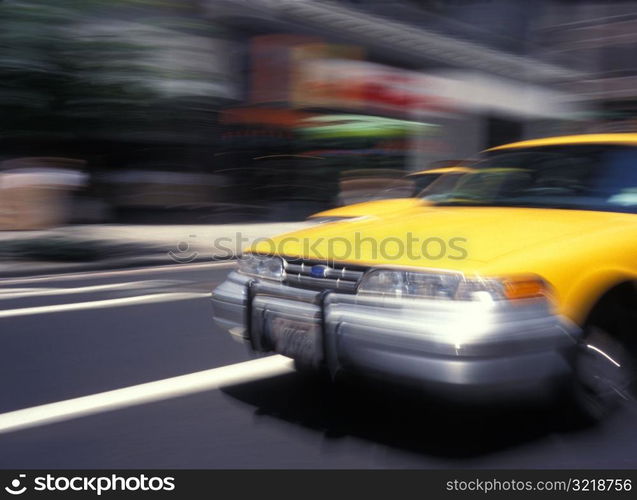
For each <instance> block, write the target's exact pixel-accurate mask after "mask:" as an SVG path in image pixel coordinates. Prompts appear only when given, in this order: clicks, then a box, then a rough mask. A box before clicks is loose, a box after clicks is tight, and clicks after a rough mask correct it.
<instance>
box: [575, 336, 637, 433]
mask: <svg viewBox="0 0 637 500" xmlns="http://www.w3.org/2000/svg"><path fill="white" fill-rule="evenodd" d="M573 369H574V377H573V380H572V384H571V386H570V387H569V391H568V400H567V404H568V406H569V409H570V410H571V411H572V412H573V413H574V416H575V417H576V418H577V420H579V421H580V422H581V423H584V424H591V423H596V422H599V421H600V420H603V419H604V418H606V417H607V416H608V415H609V414H610V413H612V412H613V411H614V410H615V409H617V408H618V407H619V406H620V405H621V404H622V403H623V402H624V401H626V400H633V399H634V395H635V387H634V386H635V359H634V356H633V354H632V353H631V352H630V351H629V350H628V349H627V347H626V346H625V343H624V342H622V340H621V339H620V338H619V336H617V335H613V334H611V333H610V332H609V331H608V330H607V329H605V328H603V327H601V326H598V325H589V326H587V327H586V329H585V332H584V335H583V337H582V340H581V342H580V343H579V345H578V349H577V353H576V355H575V359H574V361H573Z"/></svg>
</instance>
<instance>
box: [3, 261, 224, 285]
mask: <svg viewBox="0 0 637 500" xmlns="http://www.w3.org/2000/svg"><path fill="white" fill-rule="evenodd" d="M235 262H236V261H234V260H224V261H221V262H210V263H198V264H174V265H164V266H154V267H142V268H138V269H125V270H121V269H120V270H117V271H86V272H81V273H71V274H47V275H45V276H33V277H31V278H0V286H2V285H18V284H20V283H33V282H37V281H52V280H53V281H62V280H75V279H91V278H108V277H111V276H122V275H128V274H140V273H160V272H175V271H181V270H192V269H208V268H224V267H233V266H234V265H235Z"/></svg>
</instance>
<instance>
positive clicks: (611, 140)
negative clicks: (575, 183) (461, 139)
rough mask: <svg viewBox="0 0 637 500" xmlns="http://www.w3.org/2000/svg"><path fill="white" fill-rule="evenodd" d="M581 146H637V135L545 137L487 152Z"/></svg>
mask: <svg viewBox="0 0 637 500" xmlns="http://www.w3.org/2000/svg"><path fill="white" fill-rule="evenodd" d="M579 144H627V145H637V133H615V134H579V135H562V136H558V137H545V138H542V139H531V140H528V141H520V142H512V143H511V144H504V145H502V146H497V147H495V148H490V149H487V150H486V151H499V150H501V149H518V148H539V147H543V146H571V145H579Z"/></svg>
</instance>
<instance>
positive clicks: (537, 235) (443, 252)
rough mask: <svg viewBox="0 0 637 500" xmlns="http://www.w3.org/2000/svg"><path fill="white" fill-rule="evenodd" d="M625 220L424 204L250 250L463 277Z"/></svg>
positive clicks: (332, 225)
mask: <svg viewBox="0 0 637 500" xmlns="http://www.w3.org/2000/svg"><path fill="white" fill-rule="evenodd" d="M624 217H625V214H612V213H608V212H593V211H578V210H558V209H536V208H502V207H432V206H430V207H427V206H425V207H417V208H411V209H405V210H402V211H400V212H395V213H393V214H391V215H386V216H378V217H363V218H360V219H355V220H352V221H343V222H335V223H326V224H323V225H320V226H314V227H311V228H309V229H304V230H301V231H297V232H294V233H288V234H286V235H281V236H278V237H275V238H273V239H272V240H269V241H264V242H261V243H259V244H256V245H254V246H253V247H252V248H251V250H252V251H256V252H260V253H276V254H279V255H286V256H291V257H302V258H306V259H313V260H333V261H340V262H350V263H353V264H362V265H379V264H382V265H400V266H417V267H427V268H441V269H442V268H444V269H456V270H459V271H468V272H470V271H473V270H477V269H478V268H480V267H482V266H483V265H485V264H487V263H489V262H491V261H493V260H494V259H497V258H499V257H502V256H503V255H506V254H510V253H513V252H520V251H530V250H529V249H530V248H531V247H533V246H536V245H540V244H544V243H547V242H557V241H558V240H560V239H564V238H568V237H569V236H573V235H580V234H591V232H594V231H596V230H601V229H605V228H608V226H609V224H613V221H614V219H616V218H618V219H620V220H621V219H623V218H624Z"/></svg>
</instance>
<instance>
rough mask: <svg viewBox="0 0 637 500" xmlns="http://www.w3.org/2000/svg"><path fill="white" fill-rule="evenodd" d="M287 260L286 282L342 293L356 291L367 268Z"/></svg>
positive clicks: (303, 260)
mask: <svg viewBox="0 0 637 500" xmlns="http://www.w3.org/2000/svg"><path fill="white" fill-rule="evenodd" d="M285 262H286V265H285V280H284V282H285V284H287V285H290V286H296V287H299V288H309V289H312V290H335V291H339V292H342V293H356V287H357V286H358V282H359V281H360V279H361V277H362V276H363V274H364V273H365V271H366V270H367V268H366V267H364V266H354V265H349V264H339V263H336V262H329V263H326V262H325V261H323V262H321V261H317V260H307V259H290V258H286V259H285ZM313 268H314V271H313Z"/></svg>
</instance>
